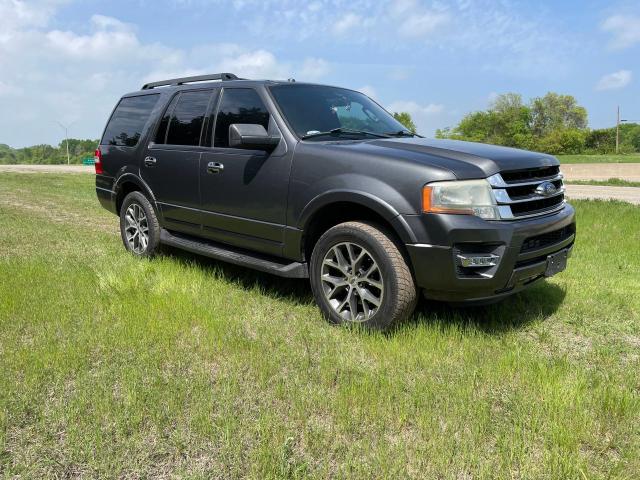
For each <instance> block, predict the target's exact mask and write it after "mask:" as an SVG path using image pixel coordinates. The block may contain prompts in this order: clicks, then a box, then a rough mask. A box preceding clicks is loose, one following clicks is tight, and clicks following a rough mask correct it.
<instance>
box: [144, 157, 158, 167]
mask: <svg viewBox="0 0 640 480" xmlns="http://www.w3.org/2000/svg"><path fill="white" fill-rule="evenodd" d="M156 162H157V160H156V158H155V157H145V159H144V164H145V165H146V166H147V167H153V166H154V165H155V164H156Z"/></svg>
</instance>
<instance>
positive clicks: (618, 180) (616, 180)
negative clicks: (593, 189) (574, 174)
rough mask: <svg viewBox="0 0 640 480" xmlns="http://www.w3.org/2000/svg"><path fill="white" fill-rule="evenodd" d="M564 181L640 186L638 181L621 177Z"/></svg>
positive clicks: (610, 185) (576, 183) (598, 184)
mask: <svg viewBox="0 0 640 480" xmlns="http://www.w3.org/2000/svg"><path fill="white" fill-rule="evenodd" d="M564 183H568V184H573V185H597V186H609V187H640V182H630V181H628V180H622V179H621V178H609V179H608V180H567V181H565V182H564Z"/></svg>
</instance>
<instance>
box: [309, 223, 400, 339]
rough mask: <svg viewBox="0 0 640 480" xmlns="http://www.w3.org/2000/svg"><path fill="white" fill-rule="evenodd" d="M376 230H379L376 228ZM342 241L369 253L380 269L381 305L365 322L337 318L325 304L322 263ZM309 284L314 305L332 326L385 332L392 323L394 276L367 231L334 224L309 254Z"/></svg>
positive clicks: (396, 283)
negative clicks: (339, 325) (383, 330)
mask: <svg viewBox="0 0 640 480" xmlns="http://www.w3.org/2000/svg"><path fill="white" fill-rule="evenodd" d="M378 230H379V231H382V230H381V229H380V228H378ZM343 242H351V243H356V244H358V245H360V246H362V247H364V248H365V249H367V250H368V251H369V253H370V254H371V255H372V256H373V257H374V260H375V261H376V262H377V263H378V266H379V267H380V273H381V275H382V280H383V282H384V295H383V299H382V306H381V307H380V308H379V310H378V311H377V312H376V313H375V315H373V317H371V318H370V319H369V320H366V321H364V322H349V321H345V320H344V319H343V318H342V317H340V316H339V315H338V314H337V313H336V312H335V311H334V310H333V308H332V307H331V305H329V303H328V302H327V300H326V298H325V296H324V292H323V289H322V284H321V281H320V276H321V268H322V261H323V259H324V257H325V255H326V254H327V252H328V251H329V250H330V249H331V248H332V247H333V246H335V245H337V244H339V243H343ZM310 266H311V268H310V282H311V289H312V291H313V295H314V297H315V300H316V303H317V304H318V306H319V307H320V309H321V310H322V313H323V315H324V316H325V318H326V319H327V320H329V321H330V322H331V323H334V324H348V325H362V326H365V327H368V328H375V329H386V328H389V327H390V326H391V325H392V324H393V323H394V322H395V320H396V318H395V316H396V315H395V312H396V311H397V303H398V298H397V292H398V277H397V272H396V270H395V269H394V268H393V265H392V263H391V261H390V259H389V257H388V253H387V251H386V250H385V249H384V247H383V245H381V244H380V242H379V241H378V240H377V239H376V238H375V237H374V236H372V235H371V234H369V232H367V231H366V230H361V229H358V228H353V227H347V226H343V225H338V226H336V227H333V228H332V229H330V230H328V231H327V232H326V233H325V234H324V235H322V236H321V237H320V239H319V240H318V242H317V243H316V245H315V247H314V249H313V253H312V255H311V265H310Z"/></svg>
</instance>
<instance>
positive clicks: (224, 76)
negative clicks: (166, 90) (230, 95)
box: [142, 73, 242, 90]
mask: <svg viewBox="0 0 640 480" xmlns="http://www.w3.org/2000/svg"><path fill="white" fill-rule="evenodd" d="M207 80H222V81H225V80H242V78H238V77H237V76H236V75H234V74H233V73H213V74H210V75H196V76H195V77H182V78H170V79H169V80H160V81H159V82H151V83H145V84H144V85H143V86H142V90H149V89H151V88H156V87H164V86H166V85H183V84H185V83H192V82H205V81H207Z"/></svg>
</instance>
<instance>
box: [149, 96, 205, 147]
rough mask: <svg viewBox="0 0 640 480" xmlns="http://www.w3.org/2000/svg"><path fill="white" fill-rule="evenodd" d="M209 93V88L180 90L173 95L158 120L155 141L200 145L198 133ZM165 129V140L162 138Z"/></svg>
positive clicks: (200, 130) (200, 129)
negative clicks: (160, 118)
mask: <svg viewBox="0 0 640 480" xmlns="http://www.w3.org/2000/svg"><path fill="white" fill-rule="evenodd" d="M211 93H212V91H211V90H199V91H196V92H182V93H180V94H179V95H178V96H177V97H175V98H174V99H173V100H172V101H171V104H170V105H169V107H168V108H167V111H166V113H165V115H164V117H163V118H162V120H161V121H160V127H159V129H158V134H157V135H156V143H167V144H169V145H191V146H197V145H200V133H201V132H202V125H203V123H204V117H205V114H206V113H207V107H208V106H209V99H210V98H211ZM165 130H166V137H165V138H166V140H165V139H164V138H162V137H164V136H165V134H164V131H165Z"/></svg>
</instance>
